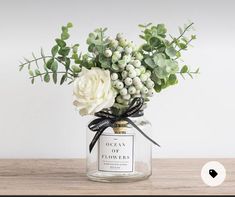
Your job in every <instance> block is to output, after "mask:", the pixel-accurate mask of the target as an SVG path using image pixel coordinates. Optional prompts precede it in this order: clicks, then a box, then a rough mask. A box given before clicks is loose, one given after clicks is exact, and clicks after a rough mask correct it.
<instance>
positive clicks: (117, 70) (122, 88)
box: [104, 33, 155, 105]
mask: <svg viewBox="0 0 235 197" xmlns="http://www.w3.org/2000/svg"><path fill="white" fill-rule="evenodd" d="M107 39H108V43H109V44H108V47H107V48H106V50H105V51H104V55H105V57H107V58H111V60H112V74H111V80H112V84H113V87H114V88H115V89H116V90H117V92H118V95H117V97H116V102H117V103H119V104H124V105H128V104H129V102H130V101H131V100H132V99H133V98H135V97H140V96H142V97H143V98H147V97H151V96H153V94H154V92H155V91H154V82H153V81H152V80H151V78H150V76H151V71H150V70H147V69H146V67H145V66H143V65H141V60H142V59H143V56H142V54H141V53H139V52H138V48H137V47H136V46H135V45H134V44H133V43H132V42H128V41H127V40H126V39H125V38H124V37H123V35H122V34H120V33H119V34H117V36H116V39H111V38H107Z"/></svg>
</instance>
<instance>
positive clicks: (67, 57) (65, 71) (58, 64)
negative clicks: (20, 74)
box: [19, 23, 83, 85]
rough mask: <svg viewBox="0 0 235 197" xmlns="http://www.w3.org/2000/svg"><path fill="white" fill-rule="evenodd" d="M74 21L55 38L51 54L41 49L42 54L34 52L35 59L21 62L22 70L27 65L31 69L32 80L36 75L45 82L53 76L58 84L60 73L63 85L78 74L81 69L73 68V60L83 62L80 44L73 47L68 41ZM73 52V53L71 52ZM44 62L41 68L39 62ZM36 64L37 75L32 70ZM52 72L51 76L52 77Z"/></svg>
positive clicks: (62, 28) (64, 27) (32, 80)
mask: <svg viewBox="0 0 235 197" xmlns="http://www.w3.org/2000/svg"><path fill="white" fill-rule="evenodd" d="M72 26H73V25H72V23H68V24H67V25H66V26H62V27H61V30H62V33H61V35H60V38H56V39H55V45H54V46H53V47H52V48H51V55H48V56H45V55H44V52H43V50H42V49H41V54H40V55H41V56H40V57H38V58H36V56H35V55H34V53H32V56H33V59H32V60H28V59H26V58H25V59H24V60H25V62H21V63H20V66H19V67H20V70H22V69H23V68H24V67H25V66H26V65H27V66H28V69H29V75H30V78H31V82H32V83H34V81H35V78H36V77H42V78H43V80H44V81H45V82H47V83H48V82H50V79H51V77H52V79H53V82H54V83H55V84H56V83H57V80H58V77H59V76H58V75H62V76H61V78H60V84H61V85H62V84H63V83H64V82H65V81H66V80H67V79H70V82H72V81H73V80H74V78H75V77H77V76H78V73H79V72H80V69H77V67H76V69H75V67H73V68H72V66H71V62H72V61H73V62H74V63H75V64H76V63H77V62H78V63H79V64H80V63H83V60H82V58H81V55H78V54H77V53H78V47H79V44H74V45H73V46H72V47H69V44H67V43H66V41H67V40H68V38H69V36H70V35H69V29H70V28H71V27H72ZM71 53H72V54H71ZM40 61H41V62H42V64H43V67H42V68H41V69H40V68H39V65H38V63H39V62H40ZM33 64H35V65H36V66H37V69H36V70H35V75H34V73H33V71H32V70H31V66H32V65H33ZM50 74H51V77H50Z"/></svg>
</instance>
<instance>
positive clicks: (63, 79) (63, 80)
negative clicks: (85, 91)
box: [60, 74, 67, 85]
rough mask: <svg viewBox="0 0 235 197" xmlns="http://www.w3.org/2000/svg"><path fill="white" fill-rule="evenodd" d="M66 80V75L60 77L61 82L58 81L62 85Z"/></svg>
mask: <svg viewBox="0 0 235 197" xmlns="http://www.w3.org/2000/svg"><path fill="white" fill-rule="evenodd" d="M66 79H67V74H63V76H62V77H61V80H60V85H62V84H63V83H64V82H65V80H66Z"/></svg>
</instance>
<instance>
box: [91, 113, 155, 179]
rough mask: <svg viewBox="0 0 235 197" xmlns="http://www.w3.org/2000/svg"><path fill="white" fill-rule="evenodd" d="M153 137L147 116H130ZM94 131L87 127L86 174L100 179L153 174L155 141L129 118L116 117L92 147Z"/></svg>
mask: <svg viewBox="0 0 235 197" xmlns="http://www.w3.org/2000/svg"><path fill="white" fill-rule="evenodd" d="M130 119H131V120H132V121H133V122H134V123H135V125H136V126H138V127H139V128H140V129H141V130H142V131H143V132H144V133H145V134H147V135H148V136H149V137H151V124H150V122H149V121H147V120H146V119H145V118H144V116H140V117H131V118H130ZM94 135H95V132H93V131H91V130H90V129H89V128H88V130H87V176H88V178H89V179H90V180H93V181H100V182H132V181H138V180H144V179H147V178H148V177H149V176H151V174H152V145H151V142H150V141H149V140H148V139H146V138H145V137H144V136H143V135H142V134H141V133H140V132H139V131H138V130H136V129H135V128H134V127H133V126H132V125H131V124H129V123H128V122H127V121H117V122H115V123H114V124H113V127H112V128H110V127H109V128H107V129H106V130H105V131H104V132H103V134H102V135H101V136H100V138H99V140H98V141H97V142H96V145H95V146H94V148H93V150H92V151H91V152H90V151H89V148H88V147H89V144H90V142H91V141H92V139H93V137H94Z"/></svg>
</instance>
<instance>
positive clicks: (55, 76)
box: [52, 72, 57, 84]
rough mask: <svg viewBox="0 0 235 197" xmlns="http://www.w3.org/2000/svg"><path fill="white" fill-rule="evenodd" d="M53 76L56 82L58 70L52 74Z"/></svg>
mask: <svg viewBox="0 0 235 197" xmlns="http://www.w3.org/2000/svg"><path fill="white" fill-rule="evenodd" d="M52 78H53V81H54V83H55V84H56V83H57V73H56V72H55V73H53V74H52Z"/></svg>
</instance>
